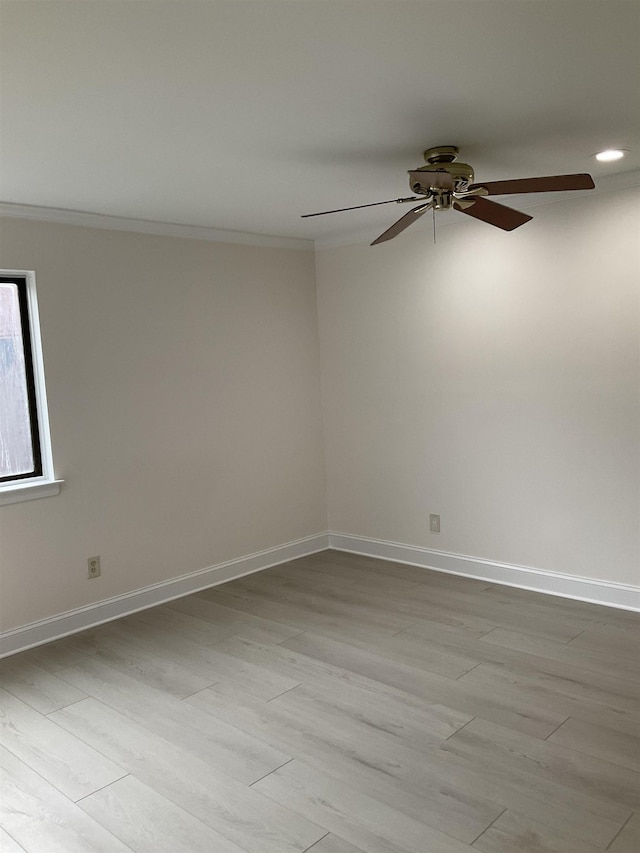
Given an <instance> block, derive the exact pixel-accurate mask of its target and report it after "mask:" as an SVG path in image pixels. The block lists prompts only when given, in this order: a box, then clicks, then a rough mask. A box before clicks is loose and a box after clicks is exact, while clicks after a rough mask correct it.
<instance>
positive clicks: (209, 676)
mask: <svg viewBox="0 0 640 853" xmlns="http://www.w3.org/2000/svg"><path fill="white" fill-rule="evenodd" d="M104 633H105V634H106V636H105V639H104V643H103V644H102V646H101V648H100V649H99V650H98V651H97V652H96V657H97V658H99V659H101V660H102V659H104V660H105V661H106V662H108V663H110V664H111V665H112V666H115V667H117V668H118V669H122V670H123V671H125V672H128V673H129V674H130V667H128V666H126V665H125V666H123V659H124V661H125V663H126V662H127V661H128V659H129V658H130V659H131V660H132V661H134V662H135V663H136V665H137V666H138V667H140V668H142V667H144V673H143V675H141V676H140V677H141V678H142V680H143V681H144V682H145V683H147V684H150V685H151V686H152V687H161V688H163V689H166V690H168V691H169V692H170V693H171V694H172V695H173V696H176V697H177V698H179V699H182V698H184V696H188V695H191V694H192V693H197V692H198V691H199V690H202V689H203V688H204V687H208V686H209V685H211V684H214V683H215V682H216V681H219V680H220V679H222V678H233V679H241V680H242V683H243V688H244V689H245V690H247V691H248V692H250V693H255V695H256V696H259V697H261V698H263V699H271V698H272V697H274V696H278V695H279V694H280V693H284V692H285V691H286V690H291V689H292V688H293V687H295V686H296V685H297V684H298V683H299V682H298V681H297V680H294V679H291V678H286V677H285V676H283V675H279V674H276V673H273V672H270V671H269V670H265V669H264V668H262V667H256V666H254V665H253V664H251V663H247V662H244V661H242V662H239V661H238V659H237V658H230V657H229V656H228V655H225V654H223V653H221V652H220V651H218V646H219V644H220V642H221V640H220V639H218V640H217V641H216V643H215V644H213V645H211V644H208V643H207V644H205V645H200V644H198V643H195V642H192V641H191V640H190V639H185V638H184V637H183V636H182V635H181V634H178V635H177V636H176V634H175V633H174V632H172V631H171V628H170V626H167V627H166V629H165V630H162V631H160V632H159V633H156V632H155V631H154V633H153V634H152V635H151V636H149V635H148V634H147V632H146V630H145V626H142V631H138V630H136V628H135V627H134V626H133V625H125V626H122V625H117V626H113V627H109V628H108V629H107V630H105V631H104ZM228 636H229V635H228V633H227V632H224V638H227V637H228ZM175 672H177V673H178V674H179V677H178V678H177V679H176V678H175V677H174V673H175Z"/></svg>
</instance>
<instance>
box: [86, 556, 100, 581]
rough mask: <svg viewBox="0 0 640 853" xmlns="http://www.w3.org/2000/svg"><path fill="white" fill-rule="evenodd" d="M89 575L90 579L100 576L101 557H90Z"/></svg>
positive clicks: (88, 562) (88, 564)
mask: <svg viewBox="0 0 640 853" xmlns="http://www.w3.org/2000/svg"><path fill="white" fill-rule="evenodd" d="M87 577H88V578H89V580H92V579H93V578H99V577H100V557H89V558H88V560H87Z"/></svg>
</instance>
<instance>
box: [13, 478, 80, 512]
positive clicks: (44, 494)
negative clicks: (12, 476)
mask: <svg viewBox="0 0 640 853" xmlns="http://www.w3.org/2000/svg"><path fill="white" fill-rule="evenodd" d="M63 483H64V480H44V479H38V480H31V482H27V481H26V480H23V481H22V482H20V483H15V484H11V485H10V486H0V506H5V505H6V504H17V503H21V502H22V501H35V500H37V499H38V498H51V497H53V496H54V495H58V494H60V488H61V486H62V484H63Z"/></svg>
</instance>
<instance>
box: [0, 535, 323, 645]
mask: <svg viewBox="0 0 640 853" xmlns="http://www.w3.org/2000/svg"><path fill="white" fill-rule="evenodd" d="M328 547H329V534H328V533H319V534H317V535H316V536H308V537H307V538H305V539H297V540H295V541H294V542H287V543H286V544H284V545H279V546H277V547H275V548H268V549H267V550H266V551H259V552H257V553H255V554H248V555H247V556H245V557H238V558H237V559H235V560H228V561H227V562H225V563H219V564H218V565H216V566H210V567H209V568H206V569H201V570H200V571H197V572H191V573H190V574H188V575H181V576H180V577H178V578H172V579H171V580H167V581H163V582H162V583H156V584H153V585H152V586H147V587H144V588H143V589H137V590H134V591H133V592H127V593H125V594H124V595H116V596H114V597H113V598H107V599H105V600H103V601H98V602H96V603H95V604H89V605H87V606H86V607H78V608H77V609H75V610H69V611H67V612H66V613H59V614H58V615H56V616H51V617H50V618H48V619H41V620H40V621H38V622H31V623H30V624H28V625H23V626H21V627H20V628H14V629H13V630H11V631H4V632H2V633H1V634H0V658H1V657H5V656H6V655H12V654H15V653H16V652H20V651H25V650H26V649H30V648H32V647H33V646H40V645H42V644H43V643H50V642H51V641H52V640H59V639H60V638H62V637H67V636H69V635H70V634H76V633H77V632H78V631H84V630H85V629H87V628H93V627H95V626H96V625H101V624H102V623H104V622H111V621H112V620H113V619H120V618H121V617H122V616H127V615H129V614H130V613H136V612H137V611H139V610H146V609H147V608H149V607H155V606H156V605H158V604H164V603H165V602H167V601H172V600H173V599H175V598H182V596H184V595H191V594H192V593H194V592H199V591H200V590H202V589H208V588H209V587H212V586H217V585H218V584H221V583H225V582H226V581H230V580H234V579H236V578H241V577H243V576H244V575H250V574H253V572H260V571H262V570H263V569H268V568H269V567H270V566H277V565H280V563H286V562H288V561H289V560H296V559H298V557H306V556H308V555H309V554H315V553H317V552H318V551H324V550H326V549H327V548H328Z"/></svg>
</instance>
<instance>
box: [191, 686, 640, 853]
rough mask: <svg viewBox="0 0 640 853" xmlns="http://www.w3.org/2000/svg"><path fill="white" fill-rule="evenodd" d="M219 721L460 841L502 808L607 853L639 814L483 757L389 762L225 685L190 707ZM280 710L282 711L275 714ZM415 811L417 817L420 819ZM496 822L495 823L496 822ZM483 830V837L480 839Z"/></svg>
mask: <svg viewBox="0 0 640 853" xmlns="http://www.w3.org/2000/svg"><path fill="white" fill-rule="evenodd" d="M185 701H187V702H190V703H191V702H193V703H195V704H197V706H198V707H200V708H203V709H204V710H206V711H207V712H209V713H213V714H214V715H216V716H218V717H219V718H220V719H222V720H225V721H231V720H233V722H234V724H235V725H237V726H240V727H242V728H243V729H244V730H246V731H247V732H249V733H251V734H254V735H255V736H257V737H263V738H264V739H265V740H268V741H269V742H270V743H278V744H279V745H280V748H281V749H283V751H288V752H290V753H292V754H293V755H295V756H296V757H298V758H300V759H301V760H303V761H304V762H305V763H306V764H310V765H312V766H314V767H316V768H317V769H318V770H320V772H322V773H324V774H326V775H328V776H331V777H332V778H333V777H336V778H338V780H342V781H347V782H349V784H353V785H354V786H355V787H359V788H360V789H361V790H363V791H366V792H369V793H371V794H373V795H375V796H376V797H378V798H380V799H382V800H383V801H384V802H387V803H388V804H389V805H391V806H392V807H394V808H396V809H398V810H399V811H405V810H407V809H408V810H409V814H418V815H419V816H420V819H422V820H424V821H425V822H427V823H430V824H432V825H434V826H435V827H436V828H439V827H442V828H443V829H444V830H445V831H448V832H450V833H451V834H454V835H456V837H458V838H460V840H467V841H468V840H469V838H475V837H476V836H477V834H478V833H479V832H480V831H481V830H482V829H483V828H484V827H485V826H487V825H488V824H489V823H490V822H491V820H492V819H493V817H495V816H496V815H498V814H499V813H500V811H501V808H498V810H497V811H493V812H492V811H491V810H492V809H495V808H496V804H500V805H501V806H502V807H509V808H512V809H516V810H518V811H519V812H521V813H523V814H525V815H529V816H530V817H532V818H533V819H534V820H538V821H540V822H543V823H545V822H546V823H548V824H549V825H550V826H552V827H555V828H556V829H557V830H558V831H559V832H561V833H566V834H569V835H571V836H572V837H574V838H578V839H583V840H585V841H588V842H593V841H597V842H598V843H600V844H601V845H602V846H603V847H604V846H606V844H608V843H609V842H610V841H611V839H612V838H613V837H614V836H615V835H616V833H617V832H618V831H619V830H620V828H621V827H622V825H623V824H624V822H625V821H626V820H627V818H628V817H629V815H630V812H631V810H630V809H625V808H624V807H622V806H620V805H618V804H614V803H608V802H605V801H604V800H600V799H596V798H593V797H591V796H589V795H587V794H585V793H584V792H578V791H575V790H573V789H571V788H567V787H566V786H565V785H562V784H559V783H557V782H555V781H554V780H553V779H551V778H541V777H538V778H536V779H535V784H533V780H532V777H531V775H530V774H528V773H526V772H524V771H522V770H521V769H519V768H517V767H514V766H504V765H499V766H497V767H492V766H491V765H489V764H487V762H485V761H484V759H483V756H478V757H477V760H476V757H474V756H472V757H471V759H469V758H463V759H460V758H459V757H458V756H456V755H453V754H450V753H446V752H443V751H436V752H434V753H432V754H431V755H430V756H429V757H428V759H427V757H426V756H424V754H422V755H421V754H420V753H417V752H415V751H413V752H409V753H407V752H406V750H405V751H403V750H402V749H400V750H395V751H394V752H393V753H392V754H391V755H386V756H385V754H384V752H381V750H380V748H379V747H377V748H375V749H374V750H373V751H365V752H364V753H361V752H360V751H359V750H357V749H355V748H353V747H352V745H351V744H350V742H349V739H348V738H346V739H345V743H341V741H340V732H339V731H338V732H335V731H333V733H332V732H328V733H327V732H319V731H314V730H313V729H312V728H311V727H310V726H309V725H308V723H307V720H306V718H305V717H304V716H303V715H300V714H296V715H292V714H286V712H284V711H283V709H278V707H277V703H275V702H270V703H268V704H267V705H264V704H262V706H261V707H260V706H258V705H257V703H256V701H255V700H254V698H253V697H250V696H249V695H248V694H244V695H242V693H241V691H238V690H232V691H229V689H228V687H227V686H226V685H223V684H218V685H216V686H215V687H213V688H209V689H207V690H204V691H203V692H202V693H199V694H197V695H196V696H192V697H190V698H189V699H187V700H185ZM274 706H275V707H274ZM414 805H415V811H414ZM490 815H492V817H490ZM474 830H475V831H474Z"/></svg>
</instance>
